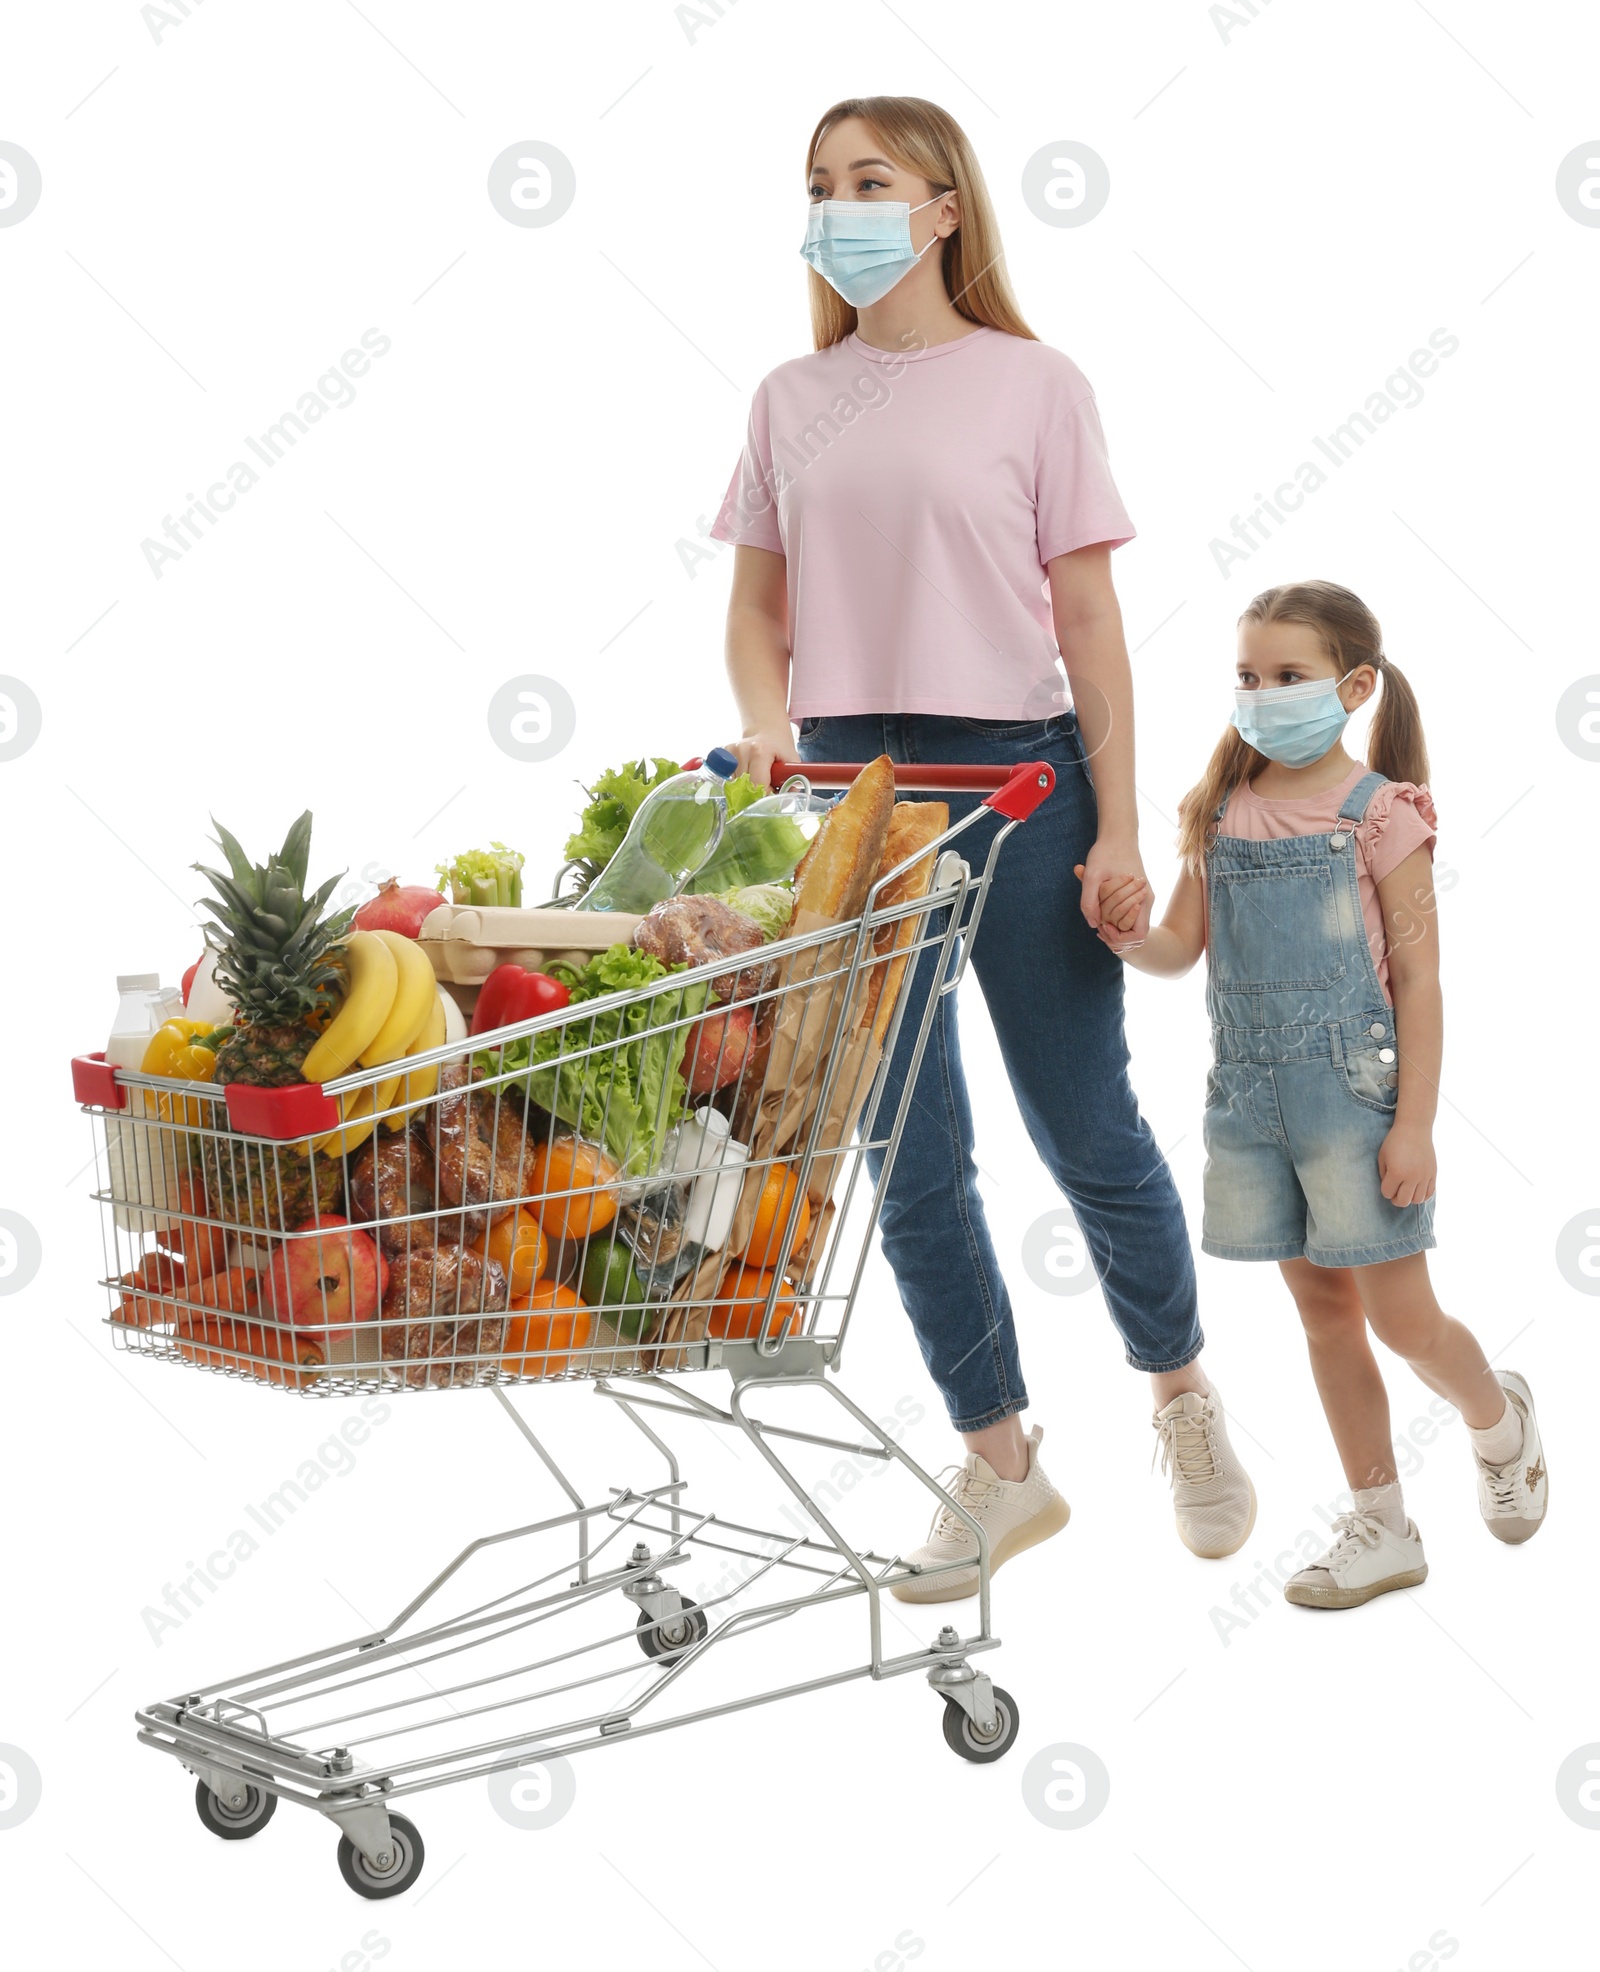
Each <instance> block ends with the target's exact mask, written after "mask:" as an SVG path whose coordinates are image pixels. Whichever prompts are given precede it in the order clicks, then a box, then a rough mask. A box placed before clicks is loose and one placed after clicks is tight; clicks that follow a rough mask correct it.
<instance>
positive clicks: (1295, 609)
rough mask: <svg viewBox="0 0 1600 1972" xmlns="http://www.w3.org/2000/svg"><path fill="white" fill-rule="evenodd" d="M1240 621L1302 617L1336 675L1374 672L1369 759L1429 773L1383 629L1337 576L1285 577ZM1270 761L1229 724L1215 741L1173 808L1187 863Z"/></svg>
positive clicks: (1376, 766)
mask: <svg viewBox="0 0 1600 1972" xmlns="http://www.w3.org/2000/svg"><path fill="white" fill-rule="evenodd" d="M1239 621H1240V622H1241V623H1304V624H1307V625H1309V627H1310V628H1311V629H1313V630H1315V631H1316V633H1317V635H1318V637H1319V638H1320V639H1321V642H1322V648H1323V650H1324V651H1325V652H1326V653H1327V655H1328V656H1329V657H1330V658H1332V660H1333V662H1334V663H1335V664H1336V665H1337V666H1338V667H1339V676H1340V677H1341V678H1347V677H1349V675H1350V673H1351V672H1352V671H1354V670H1355V669H1356V668H1357V667H1358V666H1359V665H1363V664H1370V665H1371V666H1372V667H1373V669H1374V670H1375V671H1376V672H1377V674H1378V680H1379V684H1378V703H1377V710H1376V711H1375V712H1374V713H1373V715H1372V730H1371V732H1370V733H1369V734H1368V736H1367V765H1368V766H1369V767H1370V768H1372V770H1373V771H1374V772H1375V773H1379V774H1382V775H1383V777H1384V779H1385V780H1390V781H1413V782H1416V783H1418V784H1421V783H1422V782H1424V781H1426V780H1427V778H1428V746H1427V742H1426V740H1425V739H1424V738H1423V736H1422V715H1421V713H1420V712H1419V711H1418V709H1417V700H1416V695H1415V693H1414V692H1413V691H1412V689H1411V687H1410V685H1409V684H1408V683H1407V682H1406V678H1405V674H1404V673H1403V672H1402V671H1401V670H1400V667H1399V666H1398V665H1397V664H1394V663H1392V662H1391V661H1390V660H1389V658H1388V657H1386V656H1385V654H1384V649H1383V631H1382V629H1381V628H1380V626H1379V623H1378V619H1377V618H1376V617H1375V616H1374V615H1373V613H1372V611H1371V610H1370V609H1368V608H1367V606H1366V604H1365V603H1364V602H1363V601H1362V600H1361V598H1360V597H1359V596H1357V595H1355V594H1353V593H1352V592H1351V591H1350V590H1349V589H1341V588H1340V586H1339V584H1338V583H1337V582H1285V583H1282V584H1280V585H1279V587H1277V588H1276V589H1263V590H1262V592H1261V594H1260V595H1259V596H1257V597H1256V598H1255V600H1254V601H1253V602H1252V603H1250V604H1249V606H1248V607H1247V608H1246V610H1245V612H1244V614H1243V615H1242V616H1241V617H1240V618H1239ZM1266 764H1267V759H1266V755H1265V754H1263V753H1258V752H1257V751H1256V750H1255V748H1254V747H1253V746H1251V745H1250V743H1249V742H1248V740H1246V739H1245V738H1244V736H1243V735H1242V734H1241V733H1240V732H1239V731H1238V730H1237V729H1236V728H1235V727H1232V726H1230V727H1229V728H1228V730H1227V731H1226V732H1225V733H1224V734H1223V735H1222V738H1221V739H1220V740H1218V742H1217V749H1216V751H1215V752H1214V753H1213V754H1212V756H1211V760H1210V763H1209V765H1208V766H1207V768H1206V771H1205V773H1204V774H1203V775H1202V776H1201V778H1200V780H1199V781H1198V782H1197V783H1196V784H1195V786H1193V787H1192V788H1190V790H1189V792H1188V793H1187V794H1186V795H1185V796H1184V797H1183V800H1182V802H1181V803H1180V804H1179V808H1178V819H1179V832H1178V853H1179V855H1180V856H1181V857H1182V858H1183V860H1184V862H1185V863H1186V864H1187V865H1188V866H1189V868H1190V869H1194V870H1198V869H1199V867H1200V865H1201V863H1202V862H1203V861H1204V859H1205V845H1206V835H1207V832H1208V831H1209V829H1210V827H1211V822H1212V818H1213V817H1214V816H1215V814H1216V812H1217V809H1218V808H1219V807H1220V806H1221V805H1222V803H1223V801H1224V800H1225V799H1226V798H1227V797H1228V796H1229V795H1230V794H1232V792H1233V790H1234V789H1235V788H1236V787H1238V786H1240V784H1241V783H1242V782H1244V781H1248V780H1251V779H1252V778H1253V777H1254V776H1255V775H1256V774H1258V773H1259V772H1260V771H1261V769H1262V768H1263V767H1265V766H1266Z"/></svg>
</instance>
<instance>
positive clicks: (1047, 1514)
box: [889, 1424, 1072, 1602]
mask: <svg viewBox="0 0 1600 1972" xmlns="http://www.w3.org/2000/svg"><path fill="white" fill-rule="evenodd" d="M1043 1437H1044V1431H1043V1428H1042V1427H1041V1426H1039V1425H1037V1424H1036V1425H1035V1426H1034V1427H1033V1429H1032V1430H1031V1431H1030V1432H1029V1433H1028V1476H1027V1477H1026V1478H1025V1479H1001V1478H998V1477H997V1476H996V1474H995V1471H994V1468H993V1466H991V1465H990V1464H989V1462H988V1460H987V1459H985V1458H982V1457H980V1456H979V1454H978V1453H977V1452H968V1453H967V1456H966V1458H965V1459H964V1460H963V1461H962V1462H961V1464H960V1465H954V1466H951V1467H950V1468H949V1470H948V1471H947V1472H942V1473H940V1475H939V1484H940V1485H941V1486H942V1487H943V1488H944V1490H945V1491H946V1492H947V1493H948V1494H949V1495H950V1497H951V1498H952V1499H953V1500H956V1501H959V1503H960V1504H961V1505H962V1506H964V1507H965V1508H966V1510H967V1511H968V1513H970V1514H971V1515H972V1517H973V1519H974V1520H976V1521H978V1522H979V1524H980V1525H981V1526H982V1527H983V1530H984V1532H985V1533H986V1534H987V1535H988V1536H989V1572H990V1574H991V1575H992V1574H994V1572H995V1571H996V1570H997V1569H998V1568H1000V1567H1001V1566H1003V1564H1004V1563H1005V1562H1007V1561H1009V1560H1010V1559H1011V1557H1012V1555H1014V1554H1021V1553H1022V1551H1023V1549H1024V1548H1030V1547H1033V1546H1035V1545H1036V1544H1037V1543H1038V1542H1040V1541H1045V1540H1048V1539H1049V1538H1050V1536H1051V1535H1052V1534H1059V1533H1060V1531H1061V1529H1062V1528H1063V1527H1065V1526H1066V1524H1067V1521H1068V1520H1069V1519H1070V1518H1071V1515H1072V1509H1071V1507H1069V1506H1068V1505H1067V1503H1066V1501H1065V1500H1064V1499H1063V1498H1062V1497H1061V1495H1060V1494H1059V1493H1058V1492H1057V1491H1056V1489H1055V1487H1054V1486H1052V1485H1051V1483H1050V1481H1049V1479H1048V1478H1047V1477H1046V1476H1045V1470H1044V1467H1043V1466H1042V1465H1041V1464H1040V1463H1039V1442H1040V1440H1041V1439H1042V1438H1043ZM977 1556H978V1544H977V1542H976V1541H975V1540H974V1539H973V1537H972V1531H971V1529H970V1528H969V1527H968V1526H967V1523H966V1522H965V1521H964V1520H963V1519H962V1518H961V1516H960V1514H959V1513H956V1512H954V1511H953V1510H952V1509H951V1508H950V1507H948V1506H941V1507H940V1509H939V1511H938V1512H937V1513H936V1514H935V1515H934V1516H933V1526H932V1528H931V1529H930V1530H929V1534H928V1538H927V1540H926V1541H925V1542H924V1543H923V1545H922V1546H921V1547H919V1548H917V1549H915V1550H914V1552H912V1553H911V1554H908V1555H907V1556H906V1557H905V1558H906V1560H907V1561H908V1562H909V1563H910V1564H911V1566H912V1567H914V1568H937V1567H941V1566H945V1565H947V1564H948V1563H950V1562H953V1561H969V1562H972V1563H974V1564H976V1561H977ZM977 1592H978V1570H977V1567H976V1565H974V1566H972V1567H969V1568H949V1570H948V1572H947V1573H944V1574H938V1575H906V1576H902V1577H901V1578H900V1579H899V1580H898V1581H895V1582H892V1583H890V1585H889V1593H890V1594H891V1595H892V1596H896V1597H898V1599H899V1600H900V1601H901V1602H958V1601H959V1600H960V1599H961V1597H962V1596H967V1595H976V1594H977Z"/></svg>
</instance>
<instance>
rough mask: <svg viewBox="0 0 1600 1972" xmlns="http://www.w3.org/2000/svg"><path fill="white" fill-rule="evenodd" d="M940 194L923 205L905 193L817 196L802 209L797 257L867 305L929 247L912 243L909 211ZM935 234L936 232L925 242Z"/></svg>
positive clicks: (853, 301)
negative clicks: (802, 239) (910, 200)
mask: <svg viewBox="0 0 1600 1972" xmlns="http://www.w3.org/2000/svg"><path fill="white" fill-rule="evenodd" d="M944 196H945V195H944V193H943V192H940V193H938V194H937V195H936V196H935V197H933V198H931V199H924V200H923V201H922V204H921V205H907V203H906V202H905V200H904V199H819V200H817V201H816V202H815V203H814V204H813V205H812V206H811V208H810V210H809V211H808V212H807V214H806V243H805V245H804V246H803V247H801V249H800V253H801V257H802V258H803V259H804V260H805V261H806V263H807V265H808V266H811V267H814V268H815V269H816V271H817V272H818V273H819V274H820V275H821V276H822V278H823V279H824V280H825V281H826V282H827V283H828V286H829V287H830V288H833V289H834V290H835V291H836V292H837V293H838V294H840V295H842V296H843V298H844V299H845V300H846V301H848V302H849V304H850V306H851V307H852V308H870V307H871V306H872V304H873V302H875V301H881V300H882V299H883V297H884V296H885V295H886V294H887V293H888V292H889V290H890V288H892V287H893V286H894V285H895V284H896V283H897V282H898V281H901V280H903V279H904V278H905V276H906V275H907V274H909V273H910V271H911V269H912V268H913V267H915V266H916V264H917V262H918V261H919V260H920V259H921V258H922V254H923V253H926V252H927V251H928V247H924V248H923V249H922V253H918V252H917V250H916V248H915V247H913V246H912V244H911V215H912V213H913V212H921V211H923V210H924V209H925V208H926V207H928V206H930V205H937V204H938V202H939V200H940V199H942V198H943V197H944ZM938 238H939V235H938V234H937V233H935V234H934V236H933V238H932V239H931V240H929V242H928V246H933V245H934V244H936V242H937V241H938Z"/></svg>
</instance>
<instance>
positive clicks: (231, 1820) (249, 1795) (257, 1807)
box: [194, 1780, 278, 1842]
mask: <svg viewBox="0 0 1600 1972" xmlns="http://www.w3.org/2000/svg"><path fill="white" fill-rule="evenodd" d="M238 1793H239V1801H238V1805H237V1806H235V1805H234V1803H233V1802H231V1801H229V1800H225V1799H224V1798H223V1796H222V1795H220V1794H218V1793H216V1792H215V1791H214V1790H213V1789H212V1788H210V1787H208V1786H207V1785H206V1783H205V1782H204V1781H203V1780H197V1781H196V1782H195V1788H194V1805H195V1810H196V1812H197V1813H198V1814H199V1816H200V1819H201V1820H202V1821H203V1822H204V1823H205V1825H206V1827H207V1828H209V1829H210V1830H211V1832H212V1834H213V1835H220V1836H221V1837H222V1839H223V1841H224V1842H242V1841H244V1839H245V1837H246V1836H248V1835H259V1834H260V1833H261V1831H262V1829H263V1828H265V1827H266V1825H267V1823H268V1822H269V1821H271V1819H272V1817H273V1816H274V1815H275V1814H276V1813H277V1811H278V1797H277V1795H276V1794H273V1793H271V1792H269V1790H268V1789H267V1788H265V1787H249V1786H246V1785H244V1784H242V1783H241V1785H240V1787H239V1790H238Z"/></svg>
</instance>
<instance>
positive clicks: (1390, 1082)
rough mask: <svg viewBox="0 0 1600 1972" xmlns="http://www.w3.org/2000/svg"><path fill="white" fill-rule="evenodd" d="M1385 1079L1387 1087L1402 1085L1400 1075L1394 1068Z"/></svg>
mask: <svg viewBox="0 0 1600 1972" xmlns="http://www.w3.org/2000/svg"><path fill="white" fill-rule="evenodd" d="M1383 1081H1384V1086H1385V1088H1390V1089H1396V1088H1398V1087H1399V1086H1400V1077H1399V1076H1398V1075H1396V1074H1395V1072H1394V1071H1393V1069H1391V1070H1390V1071H1389V1073H1388V1074H1387V1075H1385V1076H1384V1078H1383Z"/></svg>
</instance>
